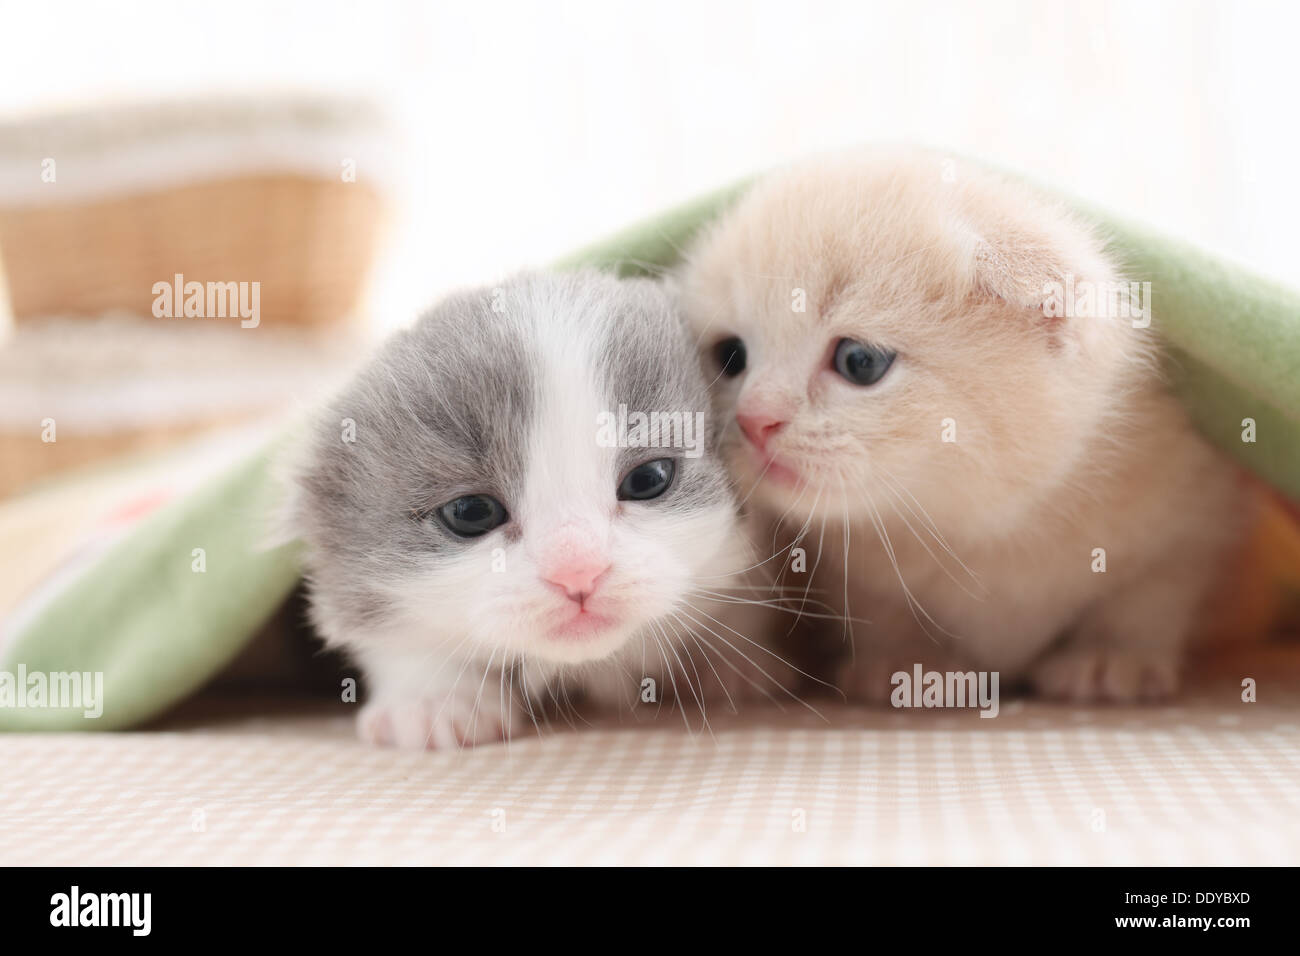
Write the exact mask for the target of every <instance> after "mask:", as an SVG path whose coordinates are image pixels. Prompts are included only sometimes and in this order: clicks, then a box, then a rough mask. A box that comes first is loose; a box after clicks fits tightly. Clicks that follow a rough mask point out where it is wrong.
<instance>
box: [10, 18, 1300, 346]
mask: <svg viewBox="0 0 1300 956" xmlns="http://www.w3.org/2000/svg"><path fill="white" fill-rule="evenodd" d="M1297 28H1300V7H1297V5H1295V4H1293V3H1285V2H1275V3H1260V2H1204V0H1199V2H1198V0H1157V2H1142V0H1122V2H1108V0H1091V2H1089V0H1079V2H1065V3H1063V2H1054V0H978V2H941V0H940V2H937V0H886V2H870V0H852V2H816V0H813V2H797V3H796V2H752V0H745V2H739V0H738V2H712V0H691V2H673V0H668V2H662V3H657V4H654V5H653V6H646V5H645V4H632V3H623V2H610V0H599V2H598V0H584V2H548V3H523V2H491V0H488V2H475V3H437V2H382V0H378V2H367V3H337V2H320V0H314V2H301V3H289V2H274V0H272V2H265V0H226V2H223V3H221V4H210V3H189V2H178V0H138V2H134V3H131V4H129V5H126V6H120V7H119V6H116V5H100V4H94V3H88V2H82V3H77V2H67V0H43V2H42V3H36V4H34V3H25V2H5V3H3V4H0V112H2V113H3V114H5V115H8V116H11V117H12V116H23V115H27V116H30V115H32V114H34V113H38V112H40V111H42V110H47V109H51V108H65V107H76V108H80V107H86V106H96V105H109V104H119V103H148V102H151V101H156V100H161V99H167V100H176V99H183V100H192V99H194V98H198V97H207V96H212V95H237V94H245V95H250V96H253V97H257V98H262V97H267V96H271V95H274V94H277V93H312V94H320V93H326V94H332V95H339V96H347V97H355V96H363V97H367V98H369V99H371V100H372V101H373V102H375V103H377V104H378V105H379V106H381V107H382V108H383V110H384V111H385V112H386V113H387V114H388V115H389V116H390V117H391V120H392V121H393V125H394V131H395V133H396V134H397V136H398V137H399V139H397V140H395V143H398V144H399V145H395V146H394V147H393V148H394V152H393V154H392V155H391V156H389V157H387V158H389V159H391V160H392V162H391V163H387V164H385V167H384V168H383V169H380V168H376V167H375V166H371V167H370V168H367V167H365V166H361V167H360V168H359V169H358V178H359V180H361V181H363V182H364V181H365V180H366V179H367V178H371V179H374V178H375V177H381V176H382V177H388V176H399V175H400V176H403V177H404V180H403V181H402V182H401V184H400V186H399V188H400V194H399V195H400V202H399V203H398V204H397V208H396V210H395V211H396V212H397V213H399V214H400V215H399V216H397V217H396V219H395V220H394V221H393V223H392V232H391V233H389V235H390V237H391V240H392V241H391V242H390V244H389V245H388V250H389V253H390V255H389V256H387V257H386V258H385V259H384V260H383V262H382V263H381V264H380V268H379V269H378V271H377V272H376V274H375V276H374V280H375V281H374V283H373V284H372V293H373V302H374V303H375V304H376V305H377V306H378V307H377V309H376V310H375V320H376V321H377V322H378V323H379V325H381V326H383V327H390V326H392V325H396V324H400V323H401V322H404V321H406V320H407V319H409V317H410V315H411V313H412V312H413V311H414V310H415V309H417V308H418V307H419V306H420V305H421V304H423V303H424V302H426V301H427V300H428V299H430V298H431V297H433V296H435V295H436V294H437V293H439V292H440V291H442V290H444V289H446V288H447V287H449V286H454V285H456V284H460V283H467V282H477V281H480V280H482V279H485V278H491V277H493V276H495V275H499V274H500V273H502V272H504V271H509V270H511V269H514V268H517V267H520V266H525V265H530V264H545V263H546V262H547V261H549V260H550V259H551V258H553V257H555V256H557V255H560V254H562V253H563V252H565V251H567V250H569V249H570V248H572V247H574V246H576V245H581V244H584V243H586V242H588V241H590V240H593V239H595V238H597V237H599V236H601V235H602V234H603V233H605V232H607V231H609V230H612V229H615V228H617V227H619V226H622V225H624V224H626V223H628V222H630V221H632V220H635V219H637V218H638V217H641V216H644V215H647V214H649V213H652V212H655V211H657V210H660V209H661V208H663V207H664V206H665V205H667V204H670V203H673V202H675V201H678V200H680V199H683V198H686V197H689V196H691V195H693V194H695V193H698V192H701V191H704V190H708V189H711V188H713V187H715V186H717V185H719V184H722V183H726V182H729V181H731V180H733V179H735V178H737V177H740V176H743V175H746V174H748V173H752V172H754V171H755V170H759V169H762V168H764V167H767V166H770V165H773V164H776V163H780V162H782V161H784V160H788V159H793V158H796V157H799V156H802V155H804V154H806V153H808V152H810V151H815V150H820V149H825V148H831V147H836V146H842V145H846V144H852V143H857V142H862V141H868V140H880V139H886V140H893V139H903V140H915V141H921V142H926V143H932V144H936V145H941V146H946V147H951V148H953V149H957V150H962V151H965V152H968V153H973V154H977V155H982V156H987V157H990V158H993V159H996V160H999V161H1002V162H1005V163H1007V164H1009V165H1012V166H1015V167H1020V168H1023V169H1025V170H1027V171H1030V172H1032V173H1034V174H1037V175H1039V176H1041V177H1044V178H1046V179H1049V180H1053V181H1056V182H1058V183H1060V184H1062V185H1065V186H1067V187H1069V188H1071V189H1074V190H1076V191H1077V192H1079V193H1081V194H1084V195H1086V196H1088V197H1090V198H1094V199H1096V200H1098V201H1101V202H1103V203H1105V204H1108V205H1111V206H1114V207H1117V208H1121V209H1126V210H1130V211H1132V212H1133V213H1134V214H1136V215H1138V216H1140V217H1144V218H1146V219H1148V220H1150V221H1152V222H1153V223H1154V224H1156V225H1159V226H1161V227H1164V228H1166V229H1168V230H1169V231H1171V232H1173V233H1175V234H1177V235H1180V236H1183V237H1185V238H1188V239H1191V240H1193V241H1196V242H1198V243H1201V244H1204V245H1206V246H1209V247H1212V248H1214V249H1215V250H1218V251H1221V252H1224V253H1226V254H1229V255H1231V256H1232V257H1234V258H1236V259H1238V260H1241V261H1244V262H1246V263H1249V264H1251V265H1253V266H1255V267H1257V268H1258V269H1260V270H1262V271H1264V272H1266V273H1270V274H1273V275H1275V276H1277V277H1280V278H1283V279H1286V280H1289V281H1291V282H1293V283H1294V282H1296V281H1297V280H1298V279H1300V257H1298V256H1297V255H1296V254H1295V253H1296V249H1297V242H1296V238H1295V234H1294V229H1293V226H1292V224H1293V223H1295V222H1297V221H1300V188H1297V183H1296V174H1295V172H1294V163H1295V158H1296V156H1297V154H1298V153H1300V131H1298V127H1297V124H1296V123H1295V121H1294V112H1295V106H1294V102H1293V98H1294V96H1295V95H1296V93H1297V91H1300V69H1297V65H1296V62H1295V61H1296V55H1295V50H1294V38H1295V36H1296V34H1297ZM385 185H388V183H387V181H386V182H385Z"/></svg>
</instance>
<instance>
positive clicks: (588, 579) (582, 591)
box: [543, 558, 609, 604]
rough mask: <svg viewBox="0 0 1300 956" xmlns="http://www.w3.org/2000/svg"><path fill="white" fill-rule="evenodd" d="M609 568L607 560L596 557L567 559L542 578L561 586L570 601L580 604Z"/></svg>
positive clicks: (589, 595) (593, 589) (594, 588)
mask: <svg viewBox="0 0 1300 956" xmlns="http://www.w3.org/2000/svg"><path fill="white" fill-rule="evenodd" d="M608 570H609V562H608V561H605V560H602V559H598V558H591V559H582V560H577V561H568V562H566V563H564V564H561V565H559V566H558V567H556V568H553V569H552V570H550V571H547V572H546V573H545V574H544V575H543V578H544V580H546V581H548V582H550V583H551V584H554V585H555V586H556V587H558V588H563V589H564V593H565V594H567V595H568V596H569V600H570V601H577V602H578V603H579V604H581V603H582V602H583V601H585V600H587V598H589V597H591V595H592V593H593V592H594V591H595V590H596V582H597V581H598V580H599V578H600V576H601V575H602V574H604V573H605V572H606V571H608Z"/></svg>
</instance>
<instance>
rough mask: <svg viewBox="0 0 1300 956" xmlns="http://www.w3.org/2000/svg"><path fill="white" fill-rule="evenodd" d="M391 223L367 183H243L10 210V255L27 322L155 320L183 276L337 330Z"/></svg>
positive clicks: (3, 218)
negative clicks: (160, 287) (157, 293)
mask: <svg viewBox="0 0 1300 956" xmlns="http://www.w3.org/2000/svg"><path fill="white" fill-rule="evenodd" d="M382 219H383V214H382V202H381V199H380V197H379V196H378V195H377V194H376V193H375V192H374V191H372V190H370V189H368V188H367V187H365V186H363V185H360V184H358V183H344V182H331V181H330V180H326V179H319V178H310V177H307V176H302V175H292V174H278V175H262V176H242V177H239V178H232V179H225V180H220V181H215V182H204V183H198V184H194V185H178V186H173V187H170V188H166V189H162V190H159V191H157V192H153V193H148V194H145V195H136V196H122V197H113V198H104V199H97V200H93V201H87V202H73V203H57V204H47V205H29V206H18V207H7V208H6V207H2V206H0V252H2V253H3V259H4V262H5V266H6V269H7V272H8V277H9V294H10V298H11V302H12V311H13V315H14V319H15V321H16V322H20V323H21V322H23V321H29V320H32V319H36V318H40V317H42V316H46V315H100V314H103V313H105V312H112V311H119V310H120V311H126V312H129V313H132V314H135V315H139V316H151V315H153V304H154V292H153V287H154V284H155V283H157V282H160V281H162V282H167V283H171V282H172V281H173V277H174V276H175V275H177V274H180V275H183V276H184V277H185V281H187V282H188V281H198V282H227V281H237V282H259V283H261V288H260V296H261V299H260V314H261V321H262V322H264V323H266V324H269V325H273V326H296V327H317V328H329V327H330V326H334V325H337V324H338V323H340V322H343V321H345V320H346V319H348V318H350V317H352V316H354V315H355V314H356V313H357V311H358V306H359V304H360V302H361V299H362V297H363V294H364V291H365V282H366V277H367V273H368V272H369V269H370V264H371V261H372V258H373V255H374V249H375V246H376V242H377V240H378V237H379V230H380V227H381V223H382ZM160 321H196V320H194V319H189V320H183V319H182V320H172V319H161V320H160ZM200 321H218V322H219V321H227V320H224V319H217V318H214V319H211V320H207V319H204V320H200Z"/></svg>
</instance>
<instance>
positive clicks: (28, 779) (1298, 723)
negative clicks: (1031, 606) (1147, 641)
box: [0, 680, 1300, 865]
mask: <svg viewBox="0 0 1300 956" xmlns="http://www.w3.org/2000/svg"><path fill="white" fill-rule="evenodd" d="M1268 687H1269V685H1268V682H1267V681H1266V680H1262V681H1261V700H1260V701H1259V702H1258V703H1252V704H1245V703H1242V702H1241V700H1240V689H1239V687H1238V686H1237V683H1236V681H1233V682H1231V683H1226V682H1225V683H1224V684H1223V686H1222V687H1220V688H1218V689H1202V690H1200V691H1197V692H1196V693H1194V694H1192V695H1190V696H1188V697H1187V698H1185V699H1183V700H1181V701H1180V702H1179V703H1178V704H1177V705H1175V706H1170V707H1144V708H1087V709H1084V708H1073V707H1062V706H1053V705H1049V704H1046V703H1038V702H1033V701H1025V702H1021V701H1008V700H1004V701H1003V703H1002V712H1001V715H1000V716H999V717H997V718H996V719H992V720H990V719H981V718H979V717H978V716H977V713H976V712H975V711H960V712H958V711H890V710H870V709H861V708H851V707H847V706H843V705H824V704H821V703H819V704H818V707H819V709H820V710H821V713H822V717H823V718H824V719H822V718H819V717H817V716H814V715H813V714H811V713H808V712H807V711H802V710H799V709H797V708H796V709H793V710H789V711H786V712H778V711H775V710H770V711H766V710H760V711H755V712H751V713H750V714H748V715H746V716H739V717H738V716H726V717H723V716H718V715H715V716H714V717H713V719H712V725H713V729H712V734H711V735H710V734H707V733H705V734H700V733H696V734H694V735H690V734H687V733H686V732H685V730H684V728H683V726H682V722H681V720H680V719H677V718H676V716H675V715H672V714H669V713H668V712H667V711H665V713H664V714H662V715H661V716H660V717H659V719H658V720H655V721H628V722H624V723H622V724H618V723H597V724H595V725H592V726H583V725H581V724H580V725H579V727H578V729H576V730H570V729H569V728H567V727H563V725H561V729H559V730H556V731H555V732H553V733H551V734H549V735H547V736H545V737H542V738H539V737H537V736H536V735H528V736H523V737H520V738H518V739H516V740H515V741H514V742H512V743H511V744H510V745H509V746H505V745H496V746H488V747H482V748H479V749H477V750H471V751H464V752H459V753H403V752H393V751H380V750H370V749H366V748H365V747H363V746H362V745H361V744H359V743H358V742H356V740H355V738H354V737H353V733H352V725H351V719H350V711H349V710H348V709H347V708H346V707H345V706H344V705H341V704H340V705H336V706H334V707H330V706H328V705H326V706H325V709H319V708H313V709H312V710H310V711H307V712H304V711H302V710H298V711H286V710H284V709H283V708H281V709H280V710H279V711H278V712H268V711H266V710H265V709H264V708H263V709H262V710H261V711H260V712H257V708H255V707H253V706H252V705H250V704H249V703H247V702H243V703H238V702H224V703H222V704H221V706H220V707H218V708H216V709H208V710H201V711H198V712H193V711H192V712H191V713H190V714H189V715H188V716H184V717H182V718H179V719H173V721H172V722H171V723H170V724H166V725H163V726H162V727H160V728H159V729H154V730H149V731H141V732H135V733H127V734H67V735H47V736H38V735H13V736H9V737H3V738H0V766H3V767H4V772H3V774H2V775H0V864H6V865H9V864H76V865H89V864H217V865H223V864H345V865H346V864H452V863H465V864H484V863H502V864H504V863H522V864H679V863H682V864H733V863H735V864H751V863H752V864H769V863H779V864H850V863H887V864H935V863H937V864H965V863H992V864H1019V863H1040V864H1041V863H1048V864H1065V863H1083V864H1108V863H1117V864H1118V863H1133V864H1157V863H1158V864H1199V863H1215V864H1256V863H1265V864H1283V863H1292V864H1293V863H1296V862H1297V861H1300V695H1297V694H1296V693H1295V692H1294V691H1290V692H1288V693H1287V694H1285V695H1281V699H1278V700H1269V699H1268V697H1269V694H1268ZM196 714H197V715H196Z"/></svg>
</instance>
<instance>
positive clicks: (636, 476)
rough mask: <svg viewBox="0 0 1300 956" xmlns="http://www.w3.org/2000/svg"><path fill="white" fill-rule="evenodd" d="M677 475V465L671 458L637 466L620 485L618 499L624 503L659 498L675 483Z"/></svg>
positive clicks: (624, 477)
mask: <svg viewBox="0 0 1300 956" xmlns="http://www.w3.org/2000/svg"><path fill="white" fill-rule="evenodd" d="M676 473H677V463H676V462H674V461H673V460H672V459H671V458H660V459H658V460H657V461H647V462H646V463H645V464H644V465H637V466H636V467H635V468H633V469H632V470H631V471H629V472H628V473H627V474H626V475H624V476H623V480H622V481H621V482H619V485H618V497H619V498H620V499H621V500H622V501H648V500H649V499H651V498H658V497H659V496H660V495H662V494H663V493H664V492H665V491H667V490H668V487H669V485H671V484H672V483H673V475H675V474H676Z"/></svg>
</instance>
